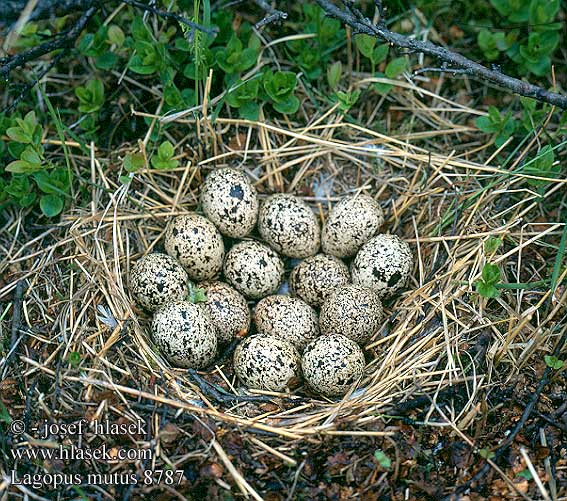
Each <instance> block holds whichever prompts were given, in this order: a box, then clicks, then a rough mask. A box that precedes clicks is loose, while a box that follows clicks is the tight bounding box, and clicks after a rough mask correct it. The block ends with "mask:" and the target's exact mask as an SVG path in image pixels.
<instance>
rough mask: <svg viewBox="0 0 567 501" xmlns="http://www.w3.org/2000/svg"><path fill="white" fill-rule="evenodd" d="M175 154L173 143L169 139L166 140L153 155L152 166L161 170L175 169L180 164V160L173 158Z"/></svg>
mask: <svg viewBox="0 0 567 501" xmlns="http://www.w3.org/2000/svg"><path fill="white" fill-rule="evenodd" d="M174 154H175V150H174V149H173V145H172V144H171V143H170V142H169V141H164V142H163V143H161V144H160V145H159V147H158V149H157V152H156V153H155V154H154V155H153V156H152V160H151V163H152V167H153V168H154V169H159V170H166V169H175V168H176V167H177V166H178V165H179V160H175V159H174V158H173V156H174ZM137 162H138V160H137ZM137 165H138V163H137Z"/></svg>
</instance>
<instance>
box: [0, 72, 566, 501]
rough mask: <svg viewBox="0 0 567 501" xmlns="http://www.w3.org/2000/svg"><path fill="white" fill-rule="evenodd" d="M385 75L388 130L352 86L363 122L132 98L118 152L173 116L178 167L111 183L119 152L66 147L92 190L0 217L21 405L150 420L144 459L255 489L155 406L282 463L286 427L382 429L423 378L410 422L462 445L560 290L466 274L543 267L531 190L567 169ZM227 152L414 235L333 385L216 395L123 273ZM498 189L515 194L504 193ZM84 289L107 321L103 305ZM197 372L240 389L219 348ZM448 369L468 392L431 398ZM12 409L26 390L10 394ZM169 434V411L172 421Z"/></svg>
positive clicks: (267, 176)
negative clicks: (219, 469)
mask: <svg viewBox="0 0 567 501" xmlns="http://www.w3.org/2000/svg"><path fill="white" fill-rule="evenodd" d="M393 83H395V84H396V85H397V87H396V89H395V91H393V93H392V96H391V99H394V100H395V101H396V104H395V106H393V107H391V108H390V110H391V114H390V115H391V116H392V117H393V119H395V117H396V113H398V114H400V116H402V115H403V114H407V113H408V112H409V113H410V114H411V115H412V116H413V117H414V120H415V125H414V127H412V128H411V130H408V132H407V133H398V134H397V135H395V136H387V135H383V134H380V133H377V132H376V131H375V130H372V126H371V122H372V120H373V116H372V112H370V113H369V112H368V110H367V109H365V106H364V105H362V106H361V109H360V112H359V117H360V118H361V122H360V123H367V124H368V126H362V125H355V124H352V123H347V122H345V120H344V118H343V116H342V115H341V114H340V113H339V112H338V110H337V109H336V107H333V108H330V109H327V110H324V111H323V112H321V113H320V114H318V115H315V116H314V117H313V119H312V120H310V121H309V125H308V126H307V127H302V128H299V127H296V126H295V125H294V124H292V123H286V122H280V123H276V122H271V121H267V120H266V121H262V122H245V121H242V120H237V119H218V120H217V121H216V122H215V123H211V122H210V121H209V120H207V119H205V118H200V119H192V118H190V117H188V116H186V117H182V118H176V119H175V120H174V121H170V119H169V118H165V119H164V117H162V116H161V115H160V111H159V109H160V108H158V109H157V112H156V114H155V115H148V114H144V116H146V117H149V118H151V119H152V122H151V126H150V128H149V129H148V131H147V134H146V136H145V139H144V140H143V141H141V142H140V143H139V144H138V145H136V147H135V148H133V147H125V148H124V150H123V151H120V152H119V154H120V156H123V155H124V154H125V153H126V152H127V151H132V150H133V149H136V150H141V151H142V152H144V153H145V147H146V146H147V144H148V140H149V137H150V132H151V130H152V128H155V127H161V126H162V125H163V122H170V123H173V124H175V129H174V130H175V134H173V133H172V132H171V130H172V129H168V131H166V132H165V135H166V137H167V136H169V138H170V139H171V140H172V141H173V142H174V143H175V144H176V151H177V152H178V153H179V155H178V158H179V160H181V162H180V167H179V168H178V169H176V170H175V171H167V172H163V171H155V170H149V169H146V170H143V171H140V172H138V173H137V174H136V175H135V179H134V180H133V182H132V183H131V184H130V185H122V184H120V182H119V181H118V174H119V172H118V171H119V169H120V165H119V163H117V162H116V158H115V157H110V158H105V157H103V156H102V155H101V153H100V152H99V151H98V150H97V147H96V144H92V145H91V146H90V155H89V156H86V155H85V154H84V153H82V152H81V151H80V150H79V149H78V148H76V147H75V148H73V147H72V161H73V162H74V164H75V165H77V166H81V167H82V168H84V167H85V166H87V165H88V166H90V172H91V177H90V183H89V184H88V185H86V186H85V188H84V189H85V190H88V192H89V198H90V200H91V202H90V204H88V205H86V206H83V207H78V206H77V207H75V208H74V209H73V210H70V211H68V212H67V213H66V214H65V215H64V216H63V217H62V219H61V223H60V224H59V225H56V226H49V227H45V228H44V229H43V230H36V233H35V236H34V237H32V236H30V234H29V233H23V229H22V221H21V219H16V218H13V219H11V220H9V221H8V222H7V223H6V224H5V226H4V227H3V228H2V233H1V242H2V244H1V245H2V254H4V257H3V262H2V269H4V272H3V276H4V277H5V279H4V280H5V281H4V283H3V285H2V288H1V290H0V299H3V300H4V301H10V300H9V298H10V297H12V296H11V295H12V294H13V292H14V290H15V287H16V284H17V281H18V280H24V281H25V284H26V288H25V290H26V292H25V296H24V301H23V308H22V332H23V333H24V334H25V335H26V336H27V337H28V339H27V341H26V342H25V343H19V345H16V346H15V347H14V348H15V349H17V350H18V357H17V360H16V361H15V362H14V363H13V365H12V367H11V368H8V369H6V371H5V372H6V373H5V374H4V376H5V377H8V378H10V377H12V378H21V380H22V381H23V382H25V387H26V388H27V391H29V392H30V394H31V396H30V397H29V398H31V399H32V400H33V401H34V402H36V404H35V405H37V413H38V417H39V416H41V417H42V418H44V419H45V418H53V419H60V418H64V417H69V416H85V415H87V416H89V418H90V419H94V418H98V419H103V418H110V419H113V420H114V419H116V418H117V417H119V416H124V417H126V418H128V419H131V420H135V419H138V418H142V419H144V420H150V421H151V422H152V424H153V437H152V438H151V439H149V438H148V441H147V442H145V443H144V444H139V445H140V446H143V447H153V448H154V450H157V451H158V453H159V452H161V455H160V461H162V462H163V463H165V464H169V465H170V466H172V467H174V469H175V467H180V466H182V465H183V464H184V463H186V462H187V461H189V460H193V459H194V458H196V457H197V458H198V457H206V456H207V455H209V454H211V453H212V452H211V451H212V450H214V451H215V454H216V455H217V457H218V458H219V459H220V461H221V462H222V463H223V465H224V466H225V468H226V469H227V471H228V472H229V473H230V474H231V475H232V477H233V478H234V482H235V484H236V486H237V488H238V489H240V491H241V492H242V493H243V494H245V495H251V496H252V497H254V498H255V499H261V497H260V495H259V494H258V493H257V492H256V491H255V489H254V487H253V486H252V485H251V483H250V478H248V479H247V480H246V479H244V478H243V476H242V475H241V473H239V470H238V468H237V467H236V466H235V465H234V464H233V463H232V462H231V457H229V455H227V453H226V452H225V451H224V450H223V448H222V446H221V444H220V442H219V441H218V440H215V439H213V440H212V441H211V442H210V443H208V444H205V445H203V446H202V448H201V449H199V450H196V451H193V452H190V453H187V452H186V451H185V452H175V453H174V454H173V455H171V456H167V454H166V453H165V450H164V449H163V448H160V445H159V444H160V440H161V438H160V437H161V435H160V433H161V432H162V431H163V430H162V429H161V427H162V425H163V421H160V420H159V419H158V417H157V414H159V412H158V411H156V409H157V408H163V407H167V408H170V409H172V410H173V411H174V412H177V414H176V415H177V417H179V416H180V415H182V414H190V415H191V416H193V417H194V418H195V419H199V420H201V419H205V418H206V417H207V416H208V417H210V418H213V420H214V422H215V423H217V425H218V426H219V429H218V430H217V431H216V435H217V436H219V434H222V430H228V429H231V430H234V429H236V430H239V433H241V434H242V435H243V436H244V437H247V438H246V440H248V441H250V443H249V445H250V444H252V445H250V446H251V447H253V448H254V449H255V450H256V451H257V452H258V454H259V455H271V456H273V458H274V459H275V460H277V461H281V462H284V463H287V464H289V465H291V466H295V465H297V461H296V459H294V458H293V454H292V448H293V447H294V446H295V445H297V444H298V443H300V442H303V441H306V442H309V443H317V442H319V441H321V440H322V439H323V437H324V436H325V435H353V436H358V435H362V436H376V437H386V436H390V435H392V434H394V433H395V432H396V430H397V428H396V427H394V426H389V424H388V423H389V421H388V418H387V415H388V412H389V411H392V408H393V406H396V405H398V404H400V403H402V402H404V401H407V400H411V399H412V398H413V397H415V395H416V394H424V393H425V394H427V395H430V396H431V398H432V404H431V408H430V412H429V413H428V414H427V417H426V419H425V420H424V424H425V425H431V426H442V427H447V428H451V429H453V430H454V433H455V434H457V435H459V436H461V437H464V438H465V439H466V440H467V441H469V442H470V444H471V446H472V447H476V446H477V445H479V444H476V443H475V442H474V440H473V439H471V438H470V436H471V434H472V432H471V430H472V428H471V427H472V426H473V425H474V423H475V421H478V419H480V418H481V416H482V413H483V412H484V410H483V409H481V407H482V406H481V400H479V395H480V394H485V393H486V391H487V390H489V389H490V387H491V386H493V385H496V384H500V383H505V382H506V381H507V380H510V379H511V378H513V377H515V375H517V374H518V373H519V372H521V371H525V370H526V368H527V367H528V366H529V364H531V363H532V362H533V360H534V357H535V358H540V359H541V358H542V357H543V356H544V355H545V354H548V353H550V352H551V351H552V350H553V348H554V346H555V344H556V342H557V340H558V339H559V336H560V335H561V333H562V331H563V330H564V329H565V328H567V327H566V326H565V324H557V322H558V321H559V320H560V318H561V316H562V315H563V314H564V312H565V304H566V298H567V292H566V291H565V288H564V287H558V288H557V289H556V290H555V291H551V289H550V288H549V287H548V286H547V287H545V286H544V287H540V288H532V287H528V288H525V289H510V290H506V291H505V292H504V293H503V294H502V295H501V296H500V297H499V298H497V299H494V300H491V301H490V302H487V300H485V299H482V298H480V297H479V296H478V295H477V294H476V293H474V292H473V291H474V287H473V286H472V283H473V282H474V281H475V280H476V279H478V278H479V276H480V272H481V270H482V267H483V265H484V263H485V262H486V261H487V260H490V261H491V262H493V263H497V264H499V265H500V267H501V270H502V273H503V277H504V279H503V281H505V282H510V283H517V282H521V283H528V282H537V281H540V280H544V279H548V278H549V277H548V275H547V271H548V270H549V264H550V263H551V262H552V261H553V259H554V256H555V254H556V252H557V250H556V249H557V245H558V242H559V239H560V237H561V234H562V232H563V224H560V223H556V222H554V221H550V220H546V219H542V216H541V212H540V207H541V205H542V204H545V202H546V199H548V198H551V197H553V196H556V195H557V194H558V193H560V192H561V191H563V192H565V186H566V183H567V181H566V180H565V179H553V180H551V181H550V182H549V184H548V185H547V187H546V189H545V193H544V194H543V197H540V195H539V194H538V193H536V192H535V191H532V190H531V189H530V188H529V187H528V185H527V184H526V183H525V180H526V177H529V176H526V175H525V174H522V173H521V172H519V171H518V169H517V168H516V167H517V165H518V164H519V160H520V159H521V158H524V157H525V156H526V155H528V154H531V152H532V151H534V148H535V145H534V144H533V142H531V143H529V144H528V146H527V147H526V148H525V150H522V151H519V152H518V153H517V157H516V158H517V160H515V161H514V162H512V163H511V164H510V165H508V166H507V167H505V168H502V167H500V166H499V165H498V161H497V160H496V159H497V155H496V153H493V154H490V153H492V152H493V151H494V148H492V147H490V145H489V144H484V143H483V142H481V141H480V140H479V136H478V133H477V131H476V130H475V129H474V127H472V126H471V119H472V118H474V117H475V116H476V115H478V114H479V112H478V111H476V110H474V109H471V108H469V107H468V106H465V105H462V104H459V103H458V102H455V101H451V100H449V99H446V98H443V97H441V96H439V95H437V94H436V93H435V92H434V91H425V90H423V89H422V90H420V91H418V90H417V88H416V87H415V86H414V85H413V84H411V83H405V82H393ZM362 84H363V82H360V85H362ZM134 113H135V114H138V115H141V114H142V113H138V112H136V111H134ZM404 116H405V115H404ZM364 117H368V118H367V122H363V121H362V120H363V118H364ZM183 131H185V132H186V135H185V136H183V135H182V134H183ZM195 137H197V139H198V141H197V142H195V139H194V138H195ZM52 139H53V138H50V140H51V143H56V142H55V141H53V140H52ZM71 146H72V145H71ZM227 165H230V166H236V167H238V168H242V169H245V170H246V171H247V172H248V174H249V175H250V176H251V177H252V178H253V179H254V180H255V181H256V186H257V188H258V190H259V192H260V193H264V194H265V193H269V192H273V191H286V192H294V193H298V194H300V195H301V196H303V197H304V198H305V200H306V201H308V202H309V203H310V204H311V205H312V206H313V207H314V208H315V210H316V211H317V212H318V213H320V214H321V217H323V218H324V217H325V214H326V212H327V210H328V207H329V206H330V205H332V204H333V202H334V201H336V200H338V199H339V198H340V197H341V196H343V195H344V194H346V193H350V192H353V191H358V190H361V191H366V192H368V193H371V194H372V195H373V196H376V197H377V199H378V200H380V202H381V203H382V205H383V207H384V208H385V209H386V210H387V214H388V217H387V223H386V229H387V231H389V232H393V233H396V234H398V235H400V236H402V237H403V238H405V239H407V240H408V241H409V242H410V243H411V245H412V248H413V250H414V253H415V256H416V259H415V268H414V272H413V277H412V280H411V284H410V285H409V287H408V289H407V291H406V292H404V293H403V294H402V295H401V296H400V297H398V298H397V299H396V300H395V301H392V302H391V303H389V304H387V306H386V310H387V314H388V321H387V322H386V323H385V324H384V327H383V329H382V330H381V332H379V333H377V334H376V336H375V337H374V339H373V340H372V341H371V342H370V343H369V345H368V346H367V354H368V357H367V358H368V366H367V370H366V373H365V376H364V379H363V380H362V381H360V383H359V384H358V386H357V388H356V389H355V390H354V391H353V392H352V393H351V394H349V395H347V396H346V397H345V398H344V399H343V400H341V401H327V400H323V399H320V398H315V397H313V396H312V395H310V394H309V393H307V392H306V391H304V389H301V388H300V389H299V390H298V391H297V392H295V394H289V395H288V394H275V393H269V396H270V397H272V402H273V403H272V404H268V405H265V404H262V405H255V404H250V403H246V404H243V403H240V404H236V405H233V406H226V405H221V404H219V403H218V402H216V401H214V400H213V399H211V398H210V397H209V396H207V395H204V394H203V393H202V392H201V391H200V390H199V388H198V387H197V386H196V385H195V382H194V380H192V379H191V377H190V376H189V375H188V374H187V372H186V371H182V370H178V369H173V368H171V367H170V365H169V364H168V363H167V362H166V361H165V360H164V359H162V358H161V357H160V355H159V354H158V353H157V352H155V351H154V350H153V349H152V342H151V340H150V337H149V332H148V318H147V317H146V316H145V315H144V314H142V313H141V312H140V311H139V310H137V309H136V308H135V306H134V304H133V302H132V300H131V296H130V294H129V292H128V283H127V277H128V272H129V269H130V267H131V265H132V263H134V262H135V261H136V259H138V258H139V257H140V256H142V255H143V254H145V253H147V252H150V251H152V250H156V249H159V247H160V245H162V236H163V229H164V227H165V224H166V222H167V220H168V219H169V218H171V217H172V216H174V215H176V214H181V213H184V212H186V211H190V210H193V209H195V207H196V205H197V200H198V196H197V195H198V189H199V184H200V182H201V181H202V179H203V177H204V175H205V173H206V172H207V171H208V169H211V168H217V167H221V166H227ZM512 194H516V195H517V194H521V197H518V198H516V200H517V201H515V202H513V203H512V202H511V195H512ZM491 236H497V237H499V238H502V239H503V240H504V242H505V244H504V245H503V247H501V248H500V249H499V250H498V252H497V253H496V255H494V256H492V255H486V253H485V251H484V247H483V246H484V243H485V241H486V240H487V239H488V238H489V237H491ZM554 246H555V247H554ZM565 275H566V272H565V271H564V272H563V273H562V275H561V277H560V278H561V279H563V278H565ZM11 307H12V302H7V303H6V306H5V310H4V315H3V317H4V321H3V325H4V327H3V329H8V331H9V329H10V318H11V312H10V308H11ZM101 308H103V309H104V310H106V312H108V313H109V314H108V315H107V317H108V318H110V319H111V320H110V322H109V321H108V319H107V320H106V321H102V320H101V316H102V315H101V312H102V311H103V310H101ZM112 319H114V321H115V323H114V324H113V320H112ZM109 324H110V326H109ZM5 334H6V330H3V332H2V335H3V336H4V335H5ZM73 352H77V353H79V354H80V363H79V365H78V366H74V365H73V364H70V363H69V362H68V360H69V355H70V354H71V353H73ZM2 370H3V371H4V369H2ZM207 377H208V378H209V379H210V380H211V381H214V382H216V383H220V384H222V385H223V386H224V387H225V388H226V389H228V390H229V391H232V392H235V393H239V392H241V391H243V390H242V389H241V388H240V387H239V385H238V383H237V381H236V380H235V378H234V375H233V372H232V369H231V366H230V363H228V364H223V365H219V366H217V367H215V369H214V370H213V371H211V372H210V373H209V374H208V376H207ZM34 381H35V382H34ZM36 383H37V384H36ZM457 385H458V387H459V388H465V390H464V391H465V392H466V395H467V399H466V400H467V401H466V403H465V404H464V405H456V404H454V405H453V404H443V408H442V409H440V408H439V407H438V406H437V404H436V403H435V401H436V395H437V394H438V392H439V391H441V390H443V389H445V388H447V387H449V386H457ZM21 411H23V404H22V405H20V409H19V410H18V411H16V412H21ZM156 412H157V414H156ZM440 415H442V416H444V418H441V417H440ZM256 432H261V434H257V433H256ZM266 433H267V435H266ZM185 436H186V432H185V431H184V432H183V433H182V436H181V437H180V438H179V440H180V441H181V440H183V437H185ZM266 437H268V438H266ZM150 442H151V443H150ZM211 448H212V449H211ZM117 468H118V467H117ZM3 473H4V474H5V473H6V472H3ZM220 482H222V481H220ZM510 489H514V488H513V487H510Z"/></svg>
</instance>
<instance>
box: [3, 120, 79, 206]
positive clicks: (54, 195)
mask: <svg viewBox="0 0 567 501" xmlns="http://www.w3.org/2000/svg"><path fill="white" fill-rule="evenodd" d="M6 136H8V138H9V139H10V140H11V141H10V142H8V146H7V150H8V153H9V154H10V155H11V156H12V158H14V159H15V160H13V161H12V162H10V163H9V164H8V165H7V166H6V167H5V170H6V172H8V173H11V175H12V176H11V178H10V180H9V182H8V181H6V180H4V179H3V180H2V182H1V183H0V188H1V190H2V191H1V193H0V201H9V202H13V203H17V204H18V205H19V206H20V207H22V208H25V207H30V206H31V205H33V203H34V202H36V200H37V198H38V192H39V207H40V209H41V211H42V212H43V214H44V215H45V216H47V217H54V216H57V215H58V214H59V213H60V212H61V211H62V210H63V206H64V199H65V197H67V196H68V193H69V188H70V185H71V179H70V177H69V171H68V170H67V169H63V168H60V167H57V166H55V165H53V164H52V163H51V162H48V161H47V160H46V159H45V152H44V148H43V144H42V136H43V127H42V126H41V125H40V124H39V122H38V120H37V117H36V115H35V112H33V111H30V112H29V113H28V114H26V115H25V117H24V118H19V117H16V118H15V119H13V123H12V124H11V126H9V127H7V128H6Z"/></svg>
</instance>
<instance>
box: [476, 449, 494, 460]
mask: <svg viewBox="0 0 567 501" xmlns="http://www.w3.org/2000/svg"><path fill="white" fill-rule="evenodd" d="M478 454H479V455H480V457H481V458H484V459H492V458H493V457H494V456H495V454H494V452H492V451H490V450H488V449H480V450H479V451H478Z"/></svg>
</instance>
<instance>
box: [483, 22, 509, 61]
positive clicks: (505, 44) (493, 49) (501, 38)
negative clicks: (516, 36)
mask: <svg viewBox="0 0 567 501" xmlns="http://www.w3.org/2000/svg"><path fill="white" fill-rule="evenodd" d="M511 38H512V37H511V35H510V34H505V33H504V32H502V31H497V32H496V33H492V32H491V31H489V30H488V29H486V28H483V29H482V30H480V31H479V33H478V37H477V43H478V46H479V47H480V50H482V52H483V53H484V57H485V58H486V60H487V61H495V60H496V59H498V58H499V57H500V53H501V52H504V51H506V50H508V49H509V48H510V47H511V46H512V43H513V41H512V40H511Z"/></svg>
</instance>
